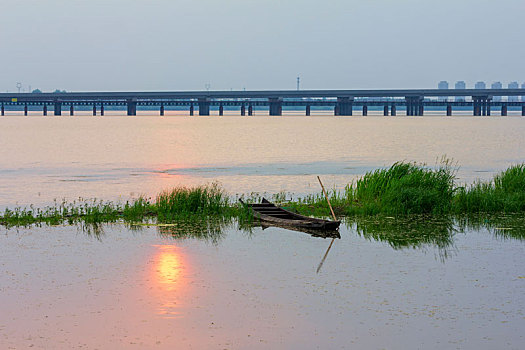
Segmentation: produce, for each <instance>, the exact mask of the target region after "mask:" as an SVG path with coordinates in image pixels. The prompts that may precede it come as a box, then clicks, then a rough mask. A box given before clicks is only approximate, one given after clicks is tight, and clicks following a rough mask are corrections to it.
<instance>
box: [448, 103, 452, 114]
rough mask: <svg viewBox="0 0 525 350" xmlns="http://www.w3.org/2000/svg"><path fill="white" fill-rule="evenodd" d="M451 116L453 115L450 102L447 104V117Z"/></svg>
mask: <svg viewBox="0 0 525 350" xmlns="http://www.w3.org/2000/svg"><path fill="white" fill-rule="evenodd" d="M450 116H452V105H451V104H448V105H447V117H450Z"/></svg>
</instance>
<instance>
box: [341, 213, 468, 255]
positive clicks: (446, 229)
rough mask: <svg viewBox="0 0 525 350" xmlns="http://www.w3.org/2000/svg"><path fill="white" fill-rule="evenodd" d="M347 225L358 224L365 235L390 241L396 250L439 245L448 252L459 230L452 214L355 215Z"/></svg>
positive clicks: (357, 229)
mask: <svg viewBox="0 0 525 350" xmlns="http://www.w3.org/2000/svg"><path fill="white" fill-rule="evenodd" d="M345 224H346V225H347V226H353V227H355V230H356V232H357V234H358V235H360V236H361V237H364V238H367V239H369V240H376V241H382V242H387V243H388V244H389V245H390V246H391V247H392V248H394V249H402V248H420V247H422V246H435V247H436V248H438V249H439V250H440V252H441V253H443V254H444V255H447V249H451V248H452V247H453V244H454V234H455V233H456V232H457V231H458V229H457V228H456V226H455V224H454V220H453V218H451V217H441V218H439V219H438V218H435V217H425V216H411V217H402V218H394V217H376V218H370V217H353V218H351V219H347V220H346V221H345Z"/></svg>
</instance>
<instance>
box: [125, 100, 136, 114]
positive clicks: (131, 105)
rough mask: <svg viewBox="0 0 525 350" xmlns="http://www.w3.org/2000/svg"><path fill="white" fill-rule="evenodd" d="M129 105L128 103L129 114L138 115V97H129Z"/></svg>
mask: <svg viewBox="0 0 525 350" xmlns="http://www.w3.org/2000/svg"><path fill="white" fill-rule="evenodd" d="M127 105H128V115H129V116H132V115H137V99H135V98H132V99H128V101H127Z"/></svg>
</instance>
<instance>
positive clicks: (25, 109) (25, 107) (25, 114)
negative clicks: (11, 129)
mask: <svg viewBox="0 0 525 350" xmlns="http://www.w3.org/2000/svg"><path fill="white" fill-rule="evenodd" d="M24 116H26V117H27V104H26V105H25V106H24Z"/></svg>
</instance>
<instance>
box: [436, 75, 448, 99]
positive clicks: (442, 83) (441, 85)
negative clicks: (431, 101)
mask: <svg viewBox="0 0 525 350" xmlns="http://www.w3.org/2000/svg"><path fill="white" fill-rule="evenodd" d="M438 89H439V90H448V81H445V80H442V81H440V82H439V84H438ZM447 99H448V96H442V97H440V98H439V100H440V101H446V100H447Z"/></svg>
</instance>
